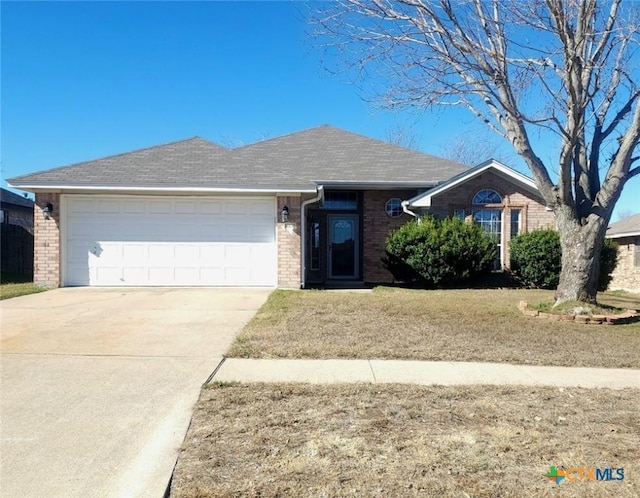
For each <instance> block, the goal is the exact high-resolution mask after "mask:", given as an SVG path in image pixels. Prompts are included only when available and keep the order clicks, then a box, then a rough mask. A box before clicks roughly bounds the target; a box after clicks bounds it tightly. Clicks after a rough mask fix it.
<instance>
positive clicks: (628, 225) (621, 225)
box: [607, 213, 640, 238]
mask: <svg viewBox="0 0 640 498" xmlns="http://www.w3.org/2000/svg"><path fill="white" fill-rule="evenodd" d="M626 235H630V236H633V235H640V213H638V214H634V215H633V216H629V217H628V218H624V219H623V220H620V221H617V222H616V223H612V224H611V225H609V228H608V229H607V237H610V238H617V237H624V236H626Z"/></svg>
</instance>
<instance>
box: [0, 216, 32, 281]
mask: <svg viewBox="0 0 640 498" xmlns="http://www.w3.org/2000/svg"><path fill="white" fill-rule="evenodd" d="M0 227H2V231H1V232H0V241H1V242H0V269H1V270H2V273H12V274H18V275H25V276H29V277H33V235H32V234H30V233H29V232H28V231H27V230H26V229H24V228H23V227H21V226H18V225H9V224H7V223H2V224H0Z"/></svg>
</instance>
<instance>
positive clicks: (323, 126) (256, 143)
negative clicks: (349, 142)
mask: <svg viewBox="0 0 640 498" xmlns="http://www.w3.org/2000/svg"><path fill="white" fill-rule="evenodd" d="M320 128H333V129H334V130H341V129H340V128H336V127H335V126H331V125H328V124H323V125H319V126H312V127H311V128H305V129H304V130H298V131H291V132H289V133H285V134H284V135H278V136H277V137H271V138H266V139H264V140H259V141H257V142H251V143H250V144H246V145H241V146H240V147H234V148H233V149H230V150H234V151H235V150H241V149H245V148H247V147H252V146H254V145H258V144H264V143H266V142H272V141H274V140H280V139H281V138H287V137H291V136H293V135H299V134H300V133H306V132H308V131H313V130H318V129H320ZM341 131H346V130H341Z"/></svg>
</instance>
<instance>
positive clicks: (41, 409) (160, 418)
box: [0, 288, 269, 498]
mask: <svg viewBox="0 0 640 498" xmlns="http://www.w3.org/2000/svg"><path fill="white" fill-rule="evenodd" d="M268 294H269V290H268V289H190V288H184V289H176V288H172V289H162V288H154V289H123V288H110V289H104V288H103V289H90V288H75V289H72V288H69V289H57V290H52V291H48V292H45V293H41V294H33V295H29V296H23V297H18V298H14V299H9V300H6V301H1V302H0V313H1V322H0V327H1V332H0V353H1V358H0V375H1V377H0V417H1V424H0V435H1V441H0V490H1V491H0V494H1V495H2V496H3V497H31V496H34V497H35V496H46V497H47V498H52V497H76V496H77V497H110V496H113V497H127V496H131V497H134V496H145V497H146V496H149V497H161V496H162V495H163V493H164V491H165V488H166V486H167V484H168V481H169V478H170V477H171V473H172V470H173V466H174V464H175V461H176V458H177V451H178V448H179V446H180V444H181V443H182V440H183V437H184V435H185V433H186V430H187V427H188V424H189V421H190V419H191V412H192V408H193V405H194V403H195V401H196V399H197V397H198V393H199V392H200V387H201V385H202V383H203V382H204V381H205V380H206V379H207V377H208V376H209V375H210V373H211V372H212V370H213V369H214V368H215V367H216V365H217V364H218V363H219V361H220V358H221V355H222V354H223V353H224V352H225V351H226V350H227V348H228V347H229V345H230V343H231V341H232V340H233V338H234V336H235V335H236V333H237V332H239V330H240V329H241V327H242V326H243V324H244V323H246V322H247V321H248V320H249V319H250V318H251V317H252V316H253V314H254V313H255V312H256V310H257V309H258V308H259V307H260V306H261V305H262V304H263V303H264V301H265V300H266V298H267V296H268Z"/></svg>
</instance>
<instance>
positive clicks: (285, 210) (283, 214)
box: [280, 206, 289, 223]
mask: <svg viewBox="0 0 640 498" xmlns="http://www.w3.org/2000/svg"><path fill="white" fill-rule="evenodd" d="M280 220H281V221H282V223H286V222H287V221H289V208H288V207H287V206H284V207H283V208H282V211H281V212H280Z"/></svg>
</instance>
